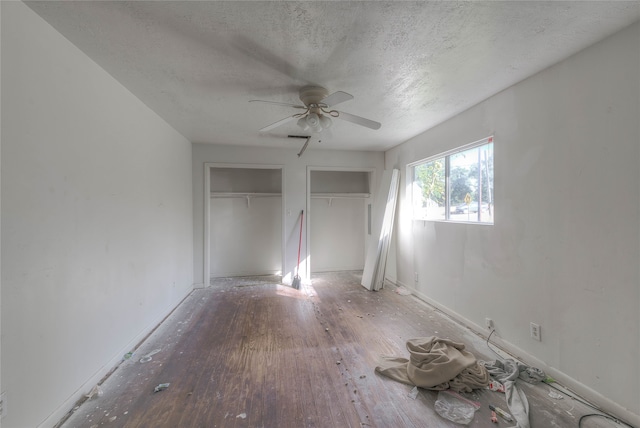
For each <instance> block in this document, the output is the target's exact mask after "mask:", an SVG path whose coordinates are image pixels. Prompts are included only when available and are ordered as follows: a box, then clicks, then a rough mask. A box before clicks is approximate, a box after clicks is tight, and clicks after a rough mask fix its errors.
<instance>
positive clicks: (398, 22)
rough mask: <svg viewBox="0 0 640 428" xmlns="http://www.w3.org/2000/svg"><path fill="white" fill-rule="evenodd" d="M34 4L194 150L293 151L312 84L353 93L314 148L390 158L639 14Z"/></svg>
mask: <svg viewBox="0 0 640 428" xmlns="http://www.w3.org/2000/svg"><path fill="white" fill-rule="evenodd" d="M27 5H28V6H29V7H30V8H31V9H33V10H34V11H35V12H36V13H38V14H39V15H40V16H41V17H42V18H44V19H45V20H46V21H48V22H49V23H50V24H51V25H52V26H53V27H55V28H56V29H57V30H58V31H59V32H60V33H62V34H63V35H64V36H65V37H66V38H67V39H69V40H70V41H71V42H72V43H74V44H75V45H76V46H78V47H79V48H80V49H81V50H82V51H84V52H85V53H86V54H87V55H88V56H89V57H91V58H92V59H93V60H94V61H95V62H96V63H98V64H99V65H100V66H101V67H102V68H104V69H105V70H106V71H107V72H108V73H110V74H111V75H112V76H113V77H114V78H116V79H117V80H118V81H120V82H121V83H122V84H123V85H124V86H125V87H127V88H128V89H129V90H130V91H131V92H132V93H133V94H135V95H136V96H137V97H138V98H140V99H141V100H142V101H143V102H144V103H145V104H146V105H148V106H149V107H150V108H152V109H153V110H154V111H155V112H156V113H157V114H158V115H160V116H161V117H163V118H164V119H165V120H166V121H167V122H168V123H169V124H171V125H172V126H173V127H174V128H175V129H177V130H178V131H179V132H180V133H182V134H183V135H184V136H185V137H186V138H188V139H189V140H190V141H192V142H196V143H215V144H236V145H258V146H267V147H296V148H297V147H298V146H299V145H300V140H291V139H287V138H286V136H287V135H288V134H297V135H300V134H301V133H302V132H301V130H300V129H299V128H297V126H296V125H295V122H291V123H290V124H287V125H283V126H280V127H277V128H275V129H273V130H272V131H270V132H268V133H259V132H258V130H259V129H260V128H262V127H264V126H266V125H269V124H271V123H273V122H276V121H278V120H280V119H282V118H284V117H286V116H288V115H292V114H294V113H297V112H298V111H296V110H295V109H292V108H288V107H284V106H278V105H270V104H264V103H249V100H251V99H263V100H271V101H278V102H285V103H299V99H298V89H299V88H300V87H301V86H303V85H305V84H317V85H322V86H324V87H326V88H327V89H328V90H329V92H334V91H338V90H341V91H345V92H348V93H350V94H352V95H353V96H354V97H355V98H354V99H353V100H351V101H347V102H344V103H342V104H340V105H338V106H336V108H337V109H338V110H343V111H345V112H348V113H352V114H356V115H359V116H363V117H366V118H369V119H372V120H375V121H379V122H381V123H382V127H381V128H380V129H379V130H377V131H374V130H371V129H368V128H364V127H360V126H357V125H354V124H352V123H349V122H345V121H342V120H339V119H335V120H334V127H333V129H332V134H333V136H332V138H323V139H322V142H321V143H315V147H316V148H320V147H324V148H338V149H347V150H385V149H388V148H390V147H393V146H395V145H397V144H399V143H402V142H404V141H406V140H408V139H409V138H411V137H413V136H415V135H417V134H419V133H421V132H424V131H425V130H427V129H429V128H431V127H433V126H434V125H436V124H438V123H440V122H442V121H444V120H446V119H448V118H450V117H452V116H454V115H456V114H458V113H460V112H461V111H464V110H465V109H467V108H469V107H471V106H473V105H474V104H476V103H478V102H480V101H482V100H484V99H486V98H488V97H490V96H491V95H493V94H495V93H497V92H499V91H501V90H503V89H505V88H507V87H509V86H511V85H513V84H514V83H517V82H518V81H520V80H522V79H524V78H526V77H528V76H530V75H532V74H534V73H536V72H538V71H540V70H542V69H544V68H546V67H548V66H550V65H552V64H554V63H556V62H558V61H560V60H561V59H564V58H566V57H567V56H569V55H571V54H573V53H575V52H577V51H579V50H580V49H582V48H584V47H586V46H589V45H590V44H593V43H594V42H596V41H598V40H601V39H603V38H604V37H606V36H608V35H610V34H612V33H614V32H616V31H617V30H620V29H622V28H624V27H625V26H627V25H630V24H631V23H633V22H635V21H637V20H639V19H640V2H638V1H625V2H621V1H604V2H595V1H570V2H564V1H551V2H541V1H532V2H526V1H512V2H497V1H487V2H485V1H477V2H454V1H442V2H395V1H394V2H378V1H375V2H374V1H365V2H347V1H331V2H319V1H307V2H285V1H260V2H248V1H229V2H218V1H215V2H214V1H210V2H187V1H176V2H170V1H150V2H146V1H135V2H107V1H88V2H78V1H60V2H57V1H44V2H27Z"/></svg>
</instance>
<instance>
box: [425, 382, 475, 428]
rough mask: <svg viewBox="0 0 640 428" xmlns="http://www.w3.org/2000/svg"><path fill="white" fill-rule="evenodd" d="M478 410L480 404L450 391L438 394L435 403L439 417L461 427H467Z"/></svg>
mask: <svg viewBox="0 0 640 428" xmlns="http://www.w3.org/2000/svg"><path fill="white" fill-rule="evenodd" d="M479 408H480V403H477V402H475V401H471V400H468V399H466V398H464V397H463V396H461V395H460V394H458V393H456V392H453V391H451V390H450V389H446V390H444V391H440V392H438V399H437V400H436V403H435V410H436V412H437V413H438V414H439V415H440V416H442V417H443V418H445V419H448V420H450V421H452V422H455V423H458V424H462V425H469V424H470V423H471V421H472V420H473V417H474V415H475V413H476V411H477V410H478V409H479Z"/></svg>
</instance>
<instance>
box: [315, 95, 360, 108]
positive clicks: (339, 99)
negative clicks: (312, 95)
mask: <svg viewBox="0 0 640 428" xmlns="http://www.w3.org/2000/svg"><path fill="white" fill-rule="evenodd" d="M352 99H353V95H351V94H347V93H346V92H342V91H337V92H334V93H333V94H331V95H327V97H326V98H325V99H323V100H322V103H323V104H326V105H327V107H331V106H334V105H336V104H340V103H343V102H345V101H349V100H352Z"/></svg>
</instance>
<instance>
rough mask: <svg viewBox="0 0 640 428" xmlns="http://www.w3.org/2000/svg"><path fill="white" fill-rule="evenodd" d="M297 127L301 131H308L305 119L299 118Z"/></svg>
mask: <svg viewBox="0 0 640 428" xmlns="http://www.w3.org/2000/svg"><path fill="white" fill-rule="evenodd" d="M298 126H299V127H300V128H302V130H303V131H306V130H307V129H309V125H307V118H306V117H301V118H300V119H298Z"/></svg>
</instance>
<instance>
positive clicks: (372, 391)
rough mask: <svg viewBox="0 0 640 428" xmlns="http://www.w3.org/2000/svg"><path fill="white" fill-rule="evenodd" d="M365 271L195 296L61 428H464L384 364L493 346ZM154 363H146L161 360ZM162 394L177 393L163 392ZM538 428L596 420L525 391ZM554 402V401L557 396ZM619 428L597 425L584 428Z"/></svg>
mask: <svg viewBox="0 0 640 428" xmlns="http://www.w3.org/2000/svg"><path fill="white" fill-rule="evenodd" d="M359 282H360V273H359V272H344V273H339V274H336V273H331V274H321V275H316V276H315V277H314V278H313V281H312V285H306V286H305V285H303V286H302V289H301V290H294V289H292V288H290V287H287V286H283V285H279V284H278V283H277V281H276V280H275V279H274V278H273V277H252V278H227V279H220V280H215V281H213V283H212V287H210V288H208V289H204V290H195V291H194V292H193V293H192V294H191V295H190V296H189V297H188V298H187V299H186V300H185V301H184V302H183V304H181V305H180V306H179V307H178V309H176V311H174V313H173V314H172V315H171V316H170V317H169V318H168V319H167V320H166V321H165V322H164V323H163V324H162V325H161V326H160V327H159V328H158V329H157V330H156V331H155V332H154V333H153V334H152V335H151V336H150V337H149V338H148V339H147V340H146V341H145V342H144V343H143V344H141V345H140V346H139V348H138V349H136V350H135V354H134V355H133V357H131V358H129V359H127V360H125V361H124V362H123V363H122V364H121V365H120V366H119V367H118V368H117V369H116V370H115V371H114V372H113V373H112V374H111V375H110V376H109V377H108V378H107V379H106V380H105V381H104V382H103V384H102V385H101V388H102V390H103V394H102V396H100V397H94V398H92V399H90V400H87V401H85V402H84V403H83V404H82V405H81V406H80V407H79V408H77V409H76V410H75V411H74V412H73V414H72V415H71V416H70V417H69V418H68V419H67V420H66V421H65V422H64V424H63V425H62V427H65V428H71V427H94V428H97V427H102V426H108V427H207V428H211V427H457V426H460V425H457V424H454V423H452V422H449V421H447V420H445V419H443V418H441V417H440V416H439V415H438V414H437V413H436V412H435V411H434V409H433V408H434V402H435V400H436V397H437V393H436V392H433V391H427V390H420V393H419V395H418V397H417V398H416V399H412V398H410V397H409V393H410V392H411V389H412V388H411V387H410V386H407V385H403V384H400V383H397V382H395V381H393V380H391V379H388V378H385V377H383V376H379V375H377V374H376V373H375V372H374V368H375V367H376V365H377V363H378V361H379V358H380V357H381V356H405V357H406V356H407V351H406V348H405V343H406V340H407V339H410V338H414V337H424V336H439V337H443V338H450V339H453V340H456V341H461V342H463V343H465V345H466V347H467V349H468V350H470V351H471V352H472V353H473V354H474V355H475V356H476V357H477V358H478V359H480V360H494V359H495V355H494V354H492V352H491V351H490V350H489V349H488V348H487V347H486V344H485V342H484V340H483V339H482V338H480V337H478V336H476V335H475V334H474V333H472V332H471V331H470V330H468V329H466V328H464V327H462V326H460V325H458V324H456V323H454V322H453V321H451V320H450V319H448V318H447V317H445V316H444V315H442V314H441V313H440V312H438V311H436V310H434V309H433V308H431V307H430V306H428V305H426V304H425V303H423V302H421V301H419V300H418V299H416V298H414V297H412V296H403V295H400V294H398V293H396V292H394V291H395V290H396V289H395V287H393V286H387V287H386V288H385V289H383V290H381V291H379V292H370V291H367V290H365V289H364V288H363V287H362V286H361V285H359ZM155 350H159V352H157V353H155V354H154V355H152V356H151V360H150V361H148V362H140V359H141V358H142V357H143V356H145V355H147V354H149V353H151V352H153V351H155ZM162 383H170V385H169V387H168V388H167V389H165V390H162V391H160V392H156V393H154V388H155V387H156V386H157V385H159V384H162ZM521 384H522V385H521V386H522V389H523V390H524V392H525V393H526V394H527V397H528V399H529V402H530V405H531V426H532V427H533V428H549V427H562V428H564V427H577V426H578V419H579V417H580V416H581V415H584V414H587V413H593V411H592V409H590V408H588V407H587V406H585V405H584V404H582V403H580V402H579V401H577V400H574V399H572V398H570V397H566V396H565V398H564V399H554V398H551V397H550V396H549V393H550V391H551V390H550V388H549V386H547V385H544V384H541V385H529V384H526V383H521ZM554 392H555V391H554ZM466 395H467V396H468V397H469V398H471V399H473V400H476V401H479V402H481V403H482V407H481V408H480V410H478V411H477V412H476V415H475V418H474V420H473V422H472V423H471V424H470V426H473V427H495V426H499V427H500V426H502V427H507V426H512V425H513V424H509V423H506V422H505V421H502V420H501V421H500V423H499V424H498V425H495V424H493V423H491V422H490V410H489V408H488V405H489V404H495V405H498V406H500V407H502V408H504V409H505V410H506V408H507V407H506V404H505V402H504V394H500V393H497V392H492V391H488V390H476V391H474V393H472V394H466ZM609 426H617V425H615V424H613V423H612V422H609V421H606V420H601V419H599V418H598V419H596V418H590V419H588V420H585V422H584V423H583V427H609Z"/></svg>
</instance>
